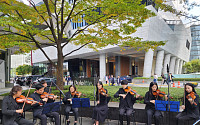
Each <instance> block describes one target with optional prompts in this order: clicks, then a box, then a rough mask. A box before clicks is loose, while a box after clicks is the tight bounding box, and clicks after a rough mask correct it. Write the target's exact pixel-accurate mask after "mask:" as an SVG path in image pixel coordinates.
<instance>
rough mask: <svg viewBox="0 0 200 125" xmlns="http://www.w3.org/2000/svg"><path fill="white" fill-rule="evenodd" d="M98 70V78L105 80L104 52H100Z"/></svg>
mask: <svg viewBox="0 0 200 125" xmlns="http://www.w3.org/2000/svg"><path fill="white" fill-rule="evenodd" d="M99 72H100V80H101V81H105V76H106V54H105V53H102V54H100V56H99Z"/></svg>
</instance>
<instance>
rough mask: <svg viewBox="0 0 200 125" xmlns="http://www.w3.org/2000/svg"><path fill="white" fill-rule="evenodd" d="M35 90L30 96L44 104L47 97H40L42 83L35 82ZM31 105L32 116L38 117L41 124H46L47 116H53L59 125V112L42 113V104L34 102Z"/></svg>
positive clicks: (42, 88)
mask: <svg viewBox="0 0 200 125" xmlns="http://www.w3.org/2000/svg"><path fill="white" fill-rule="evenodd" d="M35 88H36V92H35V93H33V94H31V95H30V97H31V98H33V99H34V100H35V101H38V102H41V103H43V105H45V104H46V102H47V101H48V98H44V99H41V98H40V96H41V95H42V94H43V92H44V86H43V85H42V84H40V83H39V84H37V85H36V86H35ZM32 106H33V117H35V118H39V119H40V120H41V125H47V117H53V118H55V124H56V125H60V120H59V114H58V113H57V112H50V113H47V114H42V111H43V106H41V105H39V104H34V105H32Z"/></svg>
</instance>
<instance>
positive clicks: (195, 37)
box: [190, 25, 200, 60]
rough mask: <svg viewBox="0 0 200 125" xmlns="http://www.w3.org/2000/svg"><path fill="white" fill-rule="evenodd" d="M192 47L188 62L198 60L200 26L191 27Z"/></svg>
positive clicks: (199, 53)
mask: <svg viewBox="0 0 200 125" xmlns="http://www.w3.org/2000/svg"><path fill="white" fill-rule="evenodd" d="M191 36H192V45H191V51H190V60H193V59H200V25H192V26H191Z"/></svg>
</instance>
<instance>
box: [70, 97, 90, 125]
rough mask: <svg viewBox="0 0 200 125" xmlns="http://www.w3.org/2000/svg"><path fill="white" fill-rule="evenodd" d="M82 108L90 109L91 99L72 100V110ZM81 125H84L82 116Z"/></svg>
mask: <svg viewBox="0 0 200 125" xmlns="http://www.w3.org/2000/svg"><path fill="white" fill-rule="evenodd" d="M81 107H90V99H89V98H73V99H72V108H80V112H81ZM81 125H82V115H81Z"/></svg>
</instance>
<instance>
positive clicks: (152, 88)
mask: <svg viewBox="0 0 200 125" xmlns="http://www.w3.org/2000/svg"><path fill="white" fill-rule="evenodd" d="M158 92H159V90H158V85H157V83H155V82H151V83H150V85H149V91H148V92H146V94H145V98H144V103H145V104H146V107H145V110H146V113H147V125H151V122H152V121H151V120H152V117H153V115H154V117H155V125H160V119H161V118H162V114H161V112H160V111H158V110H155V100H163V97H165V99H166V100H167V95H164V96H159V93H158Z"/></svg>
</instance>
